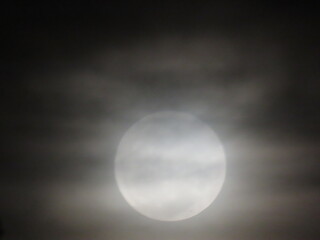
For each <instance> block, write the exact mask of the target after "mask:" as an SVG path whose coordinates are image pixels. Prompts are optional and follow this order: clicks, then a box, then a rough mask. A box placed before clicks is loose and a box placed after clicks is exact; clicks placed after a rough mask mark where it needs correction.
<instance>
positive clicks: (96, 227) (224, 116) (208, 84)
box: [0, 1, 320, 240]
mask: <svg viewBox="0 0 320 240" xmlns="http://www.w3.org/2000/svg"><path fill="white" fill-rule="evenodd" d="M317 15H318V10H317V9H316V7H315V5H313V4H309V5H308V4H307V3H300V4H296V5H294V4H293V3H291V5H280V4H279V3H278V4H276V3H271V2H269V3H262V2H261V3H259V4H258V3H255V2H249V1H241V2H239V1H238V2H237V3H231V2H228V1H211V3H210V4H208V3H206V4H202V3H200V2H198V3H197V4H187V3H184V2H182V1H181V2H178V1H174V2H170V3H165V2H162V3H161V4H160V3H159V4H157V3H155V2H151V1H150V2H148V3H147V2H134V3H120V2H118V3H117V4H114V3H112V2H108V1H99V2H97V3H93V2H90V3H89V2H87V3H85V2H81V1H79V2H78V1H69V2H68V3H65V2H64V1H54V3H50V4H49V3H48V2H42V3H41V4H39V3H37V4H36V3H34V4H33V3H31V2H25V3H18V2H7V3H6V4H5V5H4V6H3V7H1V18H2V20H1V30H2V31H1V32H2V35H3V37H2V39H3V40H4V42H3V43H2V47H3V50H2V51H1V55H2V59H3V60H2V63H1V73H0V74H1V75H0V76H1V84H2V88H1V97H2V101H1V102H2V110H3V112H2V118H1V127H2V131H1V132H2V136H3V140H4V141H3V142H4V144H3V146H4V148H3V150H2V155H1V162H0V164H1V165H0V196H1V197H0V220H1V224H2V228H3V229H4V232H5V235H4V237H3V239H7V240H16V239H25V240H29V239H30V240H31V239H32V240H38V239H39V240H40V239H48V240H50V239H55V240H57V239H61V240H64V239H68V240H82V239H83V240H85V239H86V240H87V239H97V240H98V239H99V240H100V239H101V240H102V239H112V240H122V239H123V240H124V239H133V240H135V239H139V240H146V239H154V240H157V239H161V240H163V239H170V240H171V239H172V240H180V239H181V240H182V239H183V240H191V239H199V240H208V239H217V240H218V239H219V240H231V239H232V240H233V239H238V240H247V239H262V240H264V239H274V240H277V239H283V240H286V239H288V240H289V239H290V240H301V239H312V240H316V239H319V237H320V231H319V221H320V208H319V205H318V204H319V200H320V175H319V170H320V162H319V157H320V148H319V143H320V124H319V122H320V114H319V109H320V94H319V87H320V83H319V77H320V74H319V63H320V61H319V58H320V57H319V56H320V55H319V37H320V34H319V25H318V24H317V21H318V20H319V19H318V17H317ZM163 110H174V111H182V112H187V113H190V114H193V115H195V116H197V117H198V118H199V119H201V120H202V121H204V122H205V123H207V124H208V125H209V126H211V127H212V128H213V129H214V131H215V132H216V133H217V134H218V135H219V137H220V139H221V141H222V143H223V145H224V148H225V152H226V156H227V165H228V169H227V176H226V182H225V185H224V187H223V190H222V192H221V193H220V195H219V196H218V198H217V199H216V201H215V202H214V203H213V204H212V205H211V206H210V207H209V208H208V209H207V210H205V211H204V212H203V213H201V214H200V215H197V216H195V217H193V218H191V219H188V220H185V221H181V222H170V223H166V222H158V221H155V220H150V219H147V218H145V217H143V216H141V215H139V214H138V213H136V212H135V211H133V210H132V209H131V208H130V207H129V206H128V204H127V203H126V202H125V200H124V199H123V198H122V196H121V195H120V192H119V190H118V189H117V186H116V182H115V179H114V173H113V166H114V165H113V164H114V157H115V153H116V149H117V145H118V143H119V141H120V139H121V137H122V136H123V134H124V132H125V131H126V130H127V129H128V128H129V127H130V126H131V125H132V124H133V123H135V122H136V121H137V120H139V119H140V118H142V117H144V116H145V115H148V114H150V113H154V112H157V111H163Z"/></svg>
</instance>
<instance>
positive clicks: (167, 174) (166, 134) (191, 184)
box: [116, 112, 225, 221]
mask: <svg viewBox="0 0 320 240" xmlns="http://www.w3.org/2000/svg"><path fill="white" fill-rule="evenodd" d="M116 177H117V182H118V185H119V188H120V190H121V192H122V194H123V196H124V197H125V199H126V200H127V201H128V203H129V204H130V205H131V206H132V207H133V208H135V209H136V210H137V211H138V212H140V213H142V214H143V215H145V216H148V217H150V218H154V219H158V220H164V221H176V220H182V219H186V218H190V217H192V216H194V215H196V214H198V213H200V212H201V211H202V210H204V209H205V208H207V207H208V206H209V205H210V204H211V203H212V201H213V200H214V199H215V198H216V196H217V194H218V193H219V191H220V189H221V186H222V184H223V181H224V177H225V156H224V152H223V149H222V146H221V143H220V142H219V140H218V138H217V137H216V135H215V134H214V132H213V131H212V130H211V129H210V128H209V127H208V126H206V125H205V124H204V123H202V122H201V121H200V120H197V119H196V118H194V117H192V116H190V115H187V114H182V113H177V112H160V113H156V114H152V115H149V116H147V117H145V118H143V119H142V120H140V121H139V122H138V123H136V124H134V125H133V126H132V127H131V128H130V129H129V130H128V131H127V133H126V134H125V135H124V137H123V139H122V140H121V143H120V146H119V149H118V152H117V157H116Z"/></svg>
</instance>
